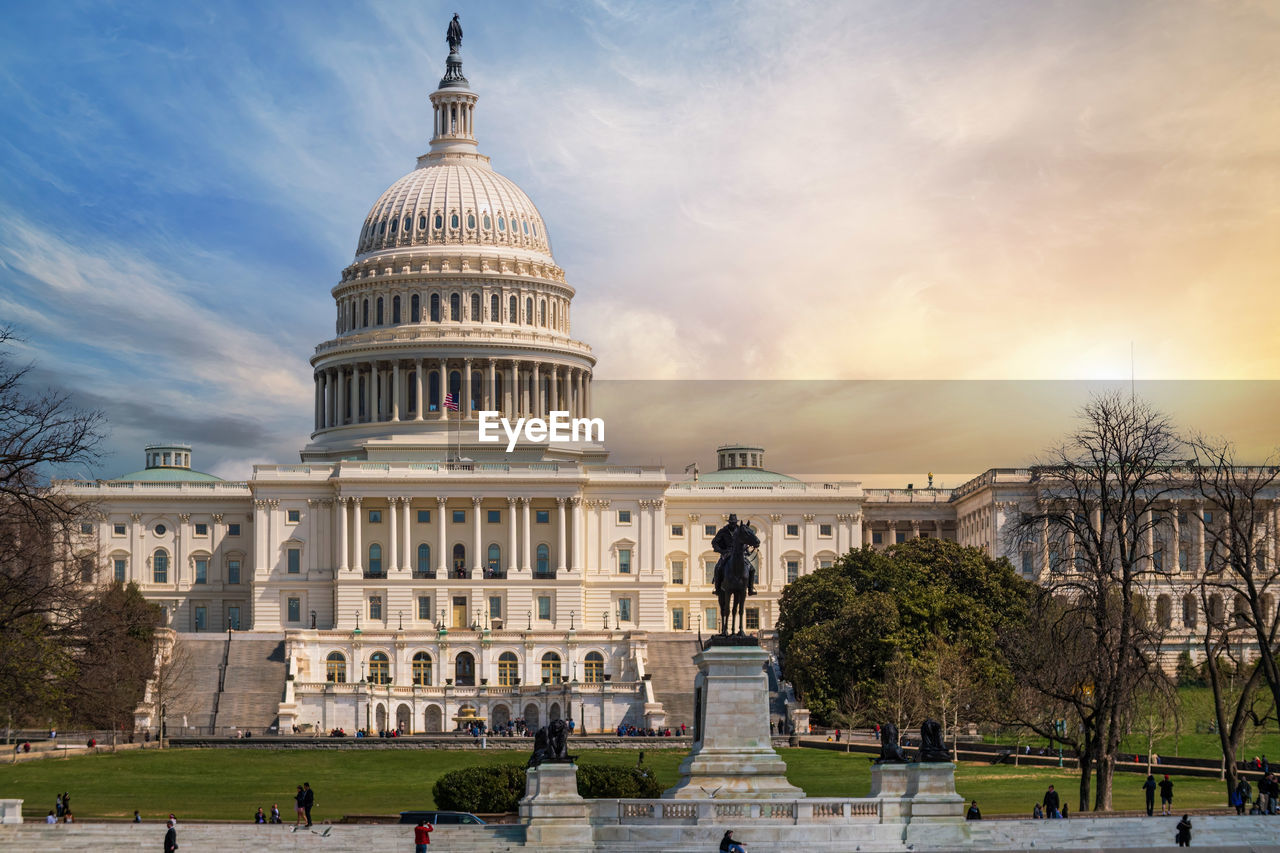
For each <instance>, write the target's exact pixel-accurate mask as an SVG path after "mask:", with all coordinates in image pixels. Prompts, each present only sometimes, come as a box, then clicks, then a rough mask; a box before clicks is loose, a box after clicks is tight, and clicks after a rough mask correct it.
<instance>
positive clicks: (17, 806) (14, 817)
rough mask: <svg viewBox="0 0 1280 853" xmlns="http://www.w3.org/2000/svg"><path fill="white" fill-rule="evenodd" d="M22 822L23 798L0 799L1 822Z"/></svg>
mask: <svg viewBox="0 0 1280 853" xmlns="http://www.w3.org/2000/svg"><path fill="white" fill-rule="evenodd" d="M18 823H22V800H0V824H18Z"/></svg>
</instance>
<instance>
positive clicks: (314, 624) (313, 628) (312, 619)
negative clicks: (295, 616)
mask: <svg viewBox="0 0 1280 853" xmlns="http://www.w3.org/2000/svg"><path fill="white" fill-rule="evenodd" d="M315 629H316V612H315V611H314V610H312V611H311V630H312V631H314V630H315Z"/></svg>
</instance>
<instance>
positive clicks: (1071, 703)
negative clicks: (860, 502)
mask: <svg viewBox="0 0 1280 853" xmlns="http://www.w3.org/2000/svg"><path fill="white" fill-rule="evenodd" d="M1182 447H1183V445H1182V442H1181V441H1180V439H1179V438H1178V436H1177V434H1176V432H1175V430H1174V427H1173V425H1172V422H1171V421H1170V420H1169V418H1168V417H1167V416H1166V415H1164V414H1163V413H1161V412H1158V411H1156V410H1155V409H1153V408H1151V407H1150V406H1149V405H1147V404H1146V403H1145V402H1143V401H1141V400H1139V399H1137V398H1135V397H1130V396H1126V395H1123V394H1119V393H1112V394H1106V395H1102V396H1099V397H1097V398H1095V399H1093V400H1092V401H1090V402H1089V403H1088V404H1087V405H1086V406H1085V407H1084V409H1083V411H1082V413H1081V418H1080V426H1079V428H1078V429H1076V430H1075V432H1073V433H1072V434H1071V435H1070V436H1069V437H1068V438H1067V440H1066V441H1065V442H1064V443H1063V444H1062V445H1061V446H1060V447H1058V448H1056V449H1054V450H1053V451H1051V452H1050V453H1049V454H1048V456H1047V458H1046V459H1045V460H1043V461H1042V462H1041V463H1040V464H1038V465H1037V466H1035V467H1034V468H1033V470H1032V485H1033V487H1034V488H1035V489H1036V490H1037V495H1036V497H1037V503H1036V505H1035V507H1034V508H1031V509H1030V511H1027V512H1024V513H1023V515H1022V517H1021V519H1020V520H1019V521H1018V522H1017V523H1016V524H1015V525H1014V526H1013V534H1012V535H1013V537H1014V541H1015V543H1016V545H1017V546H1018V547H1020V548H1030V549H1039V550H1040V553H1041V555H1042V558H1041V561H1042V562H1043V563H1045V564H1047V565H1045V566H1044V572H1043V580H1044V587H1045V592H1046V595H1047V596H1048V597H1052V598H1053V599H1054V606H1053V607H1051V608H1046V609H1045V612H1044V614H1043V615H1048V616H1050V620H1049V621H1048V622H1047V623H1046V622H1044V620H1043V619H1041V620H1039V621H1040V622H1041V624H1042V626H1043V627H1044V628H1045V629H1046V630H1047V631H1048V633H1047V634H1044V635H1042V636H1041V637H1040V638H1039V639H1038V640H1037V642H1040V643H1047V644H1051V645H1052V646H1055V647H1057V648H1058V649H1059V650H1060V654H1062V655H1071V658H1069V659H1068V660H1067V661H1065V662H1063V663H1062V664H1060V665H1054V666H1050V667H1048V668H1047V669H1046V670H1043V671H1037V670H1030V671H1028V670H1021V671H1020V673H1019V674H1020V677H1021V678H1023V679H1025V682H1026V683H1027V684H1028V685H1030V686H1032V687H1033V688H1034V689H1036V690H1037V691H1038V692H1040V693H1041V694H1042V695H1043V696H1044V697H1045V698H1046V699H1048V700H1049V701H1051V702H1054V703H1059V704H1063V705H1066V706H1068V707H1070V708H1072V710H1073V711H1074V715H1075V717H1076V723H1077V725H1078V727H1079V730H1080V734H1079V736H1078V738H1076V740H1077V744H1076V748H1077V750H1078V752H1077V755H1078V758H1079V760H1080V806H1079V807H1080V809H1081V810H1082V811H1083V810H1086V809H1088V808H1089V800H1090V796H1089V794H1090V787H1091V778H1090V777H1091V774H1092V776H1093V782H1095V783H1096V790H1095V791H1094V796H1093V808H1094V809H1096V810H1110V809H1111V803H1112V778H1113V775H1114V773H1115V765H1116V760H1117V755H1118V753H1119V750H1120V742H1121V739H1122V738H1123V737H1124V733H1125V731H1126V728H1127V726H1128V722H1129V715H1130V714H1131V712H1132V708H1133V703H1134V698H1135V695H1136V693H1137V692H1138V691H1139V690H1141V689H1142V688H1143V686H1144V685H1145V684H1146V683H1147V682H1148V681H1149V680H1150V678H1151V677H1152V675H1153V673H1154V672H1155V671H1156V670H1157V665H1156V661H1157V659H1158V654H1159V648H1160V641H1161V636H1160V630H1161V629H1160V627H1159V624H1158V622H1157V620H1152V619H1150V618H1148V617H1147V614H1146V612H1145V606H1144V599H1143V598H1142V591H1143V590H1144V589H1145V588H1146V587H1147V585H1148V583H1149V582H1151V581H1152V580H1155V579H1158V578H1160V577H1162V576H1163V571H1162V569H1161V566H1160V560H1161V557H1162V554H1161V552H1160V551H1159V550H1158V549H1157V547H1156V546H1155V544H1154V543H1155V541H1156V535H1157V533H1158V531H1159V530H1160V528H1161V527H1162V525H1165V524H1167V523H1168V516H1169V514H1170V510H1169V501H1168V498H1169V496H1170V493H1171V492H1172V490H1173V489H1174V487H1175V480H1174V474H1173V472H1174V469H1175V466H1176V465H1177V464H1178V462H1179V454H1180V450H1181V449H1182ZM1024 722H1026V723H1027V724H1028V725H1032V726H1035V725H1037V724H1039V725H1043V721H1039V722H1037V721H1033V720H1026V721H1024Z"/></svg>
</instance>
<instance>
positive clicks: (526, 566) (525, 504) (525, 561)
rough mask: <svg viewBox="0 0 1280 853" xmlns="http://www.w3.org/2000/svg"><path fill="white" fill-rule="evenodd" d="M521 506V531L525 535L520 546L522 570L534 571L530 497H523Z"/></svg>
mask: <svg viewBox="0 0 1280 853" xmlns="http://www.w3.org/2000/svg"><path fill="white" fill-rule="evenodd" d="M520 507H521V514H522V515H523V516H524V518H523V519H522V521H521V525H520V533H521V535H522V536H523V537H524V542H523V543H522V544H521V546H520V570H521V571H522V572H531V571H533V554H532V552H531V550H530V549H531V546H532V544H533V534H532V532H531V531H530V530H529V517H530V516H529V498H521V499H520Z"/></svg>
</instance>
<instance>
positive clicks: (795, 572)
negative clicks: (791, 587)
mask: <svg viewBox="0 0 1280 853" xmlns="http://www.w3.org/2000/svg"><path fill="white" fill-rule="evenodd" d="M798 577H800V561H799V560H787V583H795V581H796V578H798Z"/></svg>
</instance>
